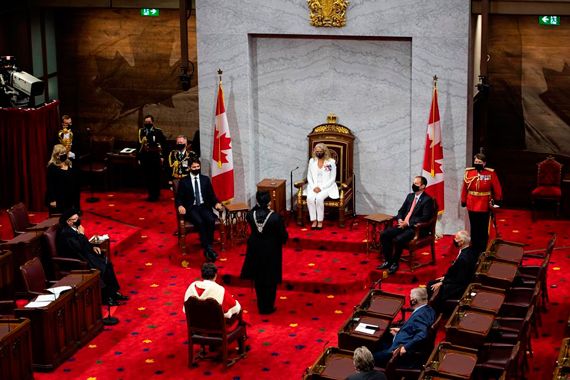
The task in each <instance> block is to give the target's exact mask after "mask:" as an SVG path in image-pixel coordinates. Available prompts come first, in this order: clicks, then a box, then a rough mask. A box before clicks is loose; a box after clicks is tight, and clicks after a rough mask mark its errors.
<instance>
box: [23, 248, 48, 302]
mask: <svg viewBox="0 0 570 380" xmlns="http://www.w3.org/2000/svg"><path fill="white" fill-rule="evenodd" d="M20 272H21V273H22V278H23V279H24V285H25V287H26V291H27V293H28V294H29V295H30V296H37V295H40V294H46V291H45V290H46V287H47V286H48V282H47V280H46V274H45V272H44V267H43V265H42V262H41V261H40V259H39V258H38V257H34V258H33V259H31V260H29V261H27V262H26V263H25V264H24V265H22V266H20Z"/></svg>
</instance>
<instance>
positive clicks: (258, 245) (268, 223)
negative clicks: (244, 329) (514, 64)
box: [241, 191, 289, 314]
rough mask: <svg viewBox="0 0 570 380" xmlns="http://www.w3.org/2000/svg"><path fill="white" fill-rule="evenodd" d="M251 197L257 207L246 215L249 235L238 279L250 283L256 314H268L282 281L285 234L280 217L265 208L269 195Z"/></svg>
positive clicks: (272, 307) (273, 308)
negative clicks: (253, 294)
mask: <svg viewBox="0 0 570 380" xmlns="http://www.w3.org/2000/svg"><path fill="white" fill-rule="evenodd" d="M255 198H256V200H257V205H256V206H255V207H254V208H252V209H251V210H250V211H249V212H248V213H247V215H246V220H247V222H248V223H249V226H250V228H251V235H250V236H249V239H248V240H247V252H246V255H245V261H244V263H243V268H242V270H241V278H243V279H248V280H253V283H254V285H255V293H256V295H257V308H258V309H259V314H271V313H273V312H274V311H275V297H276V294H277V284H279V283H281V279H282V255H283V251H282V247H283V244H285V242H287V238H288V236H289V235H288V234H287V230H286V229H285V224H284V223H283V219H282V218H281V216H280V215H279V214H278V213H276V212H273V211H272V210H271V209H270V208H269V201H270V197H269V193H268V192H267V191H258V192H257V194H256V196H255Z"/></svg>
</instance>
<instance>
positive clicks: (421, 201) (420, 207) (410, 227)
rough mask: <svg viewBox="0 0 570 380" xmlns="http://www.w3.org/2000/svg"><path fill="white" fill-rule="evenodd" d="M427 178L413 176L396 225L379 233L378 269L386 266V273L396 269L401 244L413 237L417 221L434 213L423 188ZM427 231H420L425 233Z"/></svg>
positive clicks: (431, 200)
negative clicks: (381, 262) (379, 253)
mask: <svg viewBox="0 0 570 380" xmlns="http://www.w3.org/2000/svg"><path fill="white" fill-rule="evenodd" d="M426 186H427V179H426V178H425V177H422V176H417V177H415V178H414V183H413V184H412V191H413V192H412V193H410V194H408V196H407V197H406V200H405V201H404V204H403V205H402V207H400V210H399V211H398V215H397V219H398V226H396V227H389V228H387V229H385V230H384V231H383V232H382V234H381V235H380V242H381V243H382V253H383V254H384V263H383V264H381V265H379V266H378V269H386V268H388V273H390V274H393V273H395V272H396V271H397V270H398V266H399V263H400V256H401V255H402V250H403V246H404V244H405V243H407V242H409V241H410V240H412V239H413V238H414V234H415V231H414V227H415V225H416V224H418V223H423V222H427V221H429V220H430V219H431V218H432V217H433V215H434V211H435V210H434V204H433V199H432V198H431V197H430V196H429V195H427V194H426V193H425V192H424V190H425V188H426ZM428 232H429V231H425V232H423V231H422V233H425V234H427V233H428Z"/></svg>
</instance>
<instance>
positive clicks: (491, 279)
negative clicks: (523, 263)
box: [475, 257, 518, 289]
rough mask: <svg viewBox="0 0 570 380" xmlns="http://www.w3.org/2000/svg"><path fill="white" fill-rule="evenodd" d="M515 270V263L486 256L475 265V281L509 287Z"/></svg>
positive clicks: (504, 287) (496, 286)
mask: <svg viewBox="0 0 570 380" xmlns="http://www.w3.org/2000/svg"><path fill="white" fill-rule="evenodd" d="M517 271H518V265H517V264H514V263H509V262H504V261H497V260H493V259H492V258H489V257H487V258H484V259H482V260H481V262H480V263H479V265H478V266H477V269H476V271H475V278H476V280H477V282H480V283H481V284H483V285H487V286H492V287H495V288H500V289H508V288H510V287H511V285H512V283H513V280H514V278H515V276H516V274H517Z"/></svg>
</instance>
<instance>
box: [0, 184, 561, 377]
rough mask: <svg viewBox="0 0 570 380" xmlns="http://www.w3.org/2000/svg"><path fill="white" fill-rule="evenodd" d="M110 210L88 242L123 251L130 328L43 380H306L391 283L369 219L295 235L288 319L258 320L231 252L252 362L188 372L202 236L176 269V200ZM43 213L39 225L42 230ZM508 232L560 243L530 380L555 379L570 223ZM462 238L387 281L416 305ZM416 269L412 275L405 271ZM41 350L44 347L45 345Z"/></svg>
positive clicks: (120, 266) (107, 205)
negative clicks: (189, 296) (100, 237)
mask: <svg viewBox="0 0 570 380" xmlns="http://www.w3.org/2000/svg"><path fill="white" fill-rule="evenodd" d="M96 195H98V196H99V197H101V199H102V200H101V201H100V202H98V203H93V204H87V203H83V210H84V216H83V221H84V222H83V223H84V225H85V227H86V230H87V233H88V235H90V234H94V233H99V234H102V233H109V234H110V235H111V238H112V239H113V240H114V242H113V244H114V246H118V247H120V250H119V254H118V256H116V257H114V258H113V262H114V265H115V268H116V271H117V274H118V277H119V281H120V283H121V286H122V292H123V293H125V294H128V295H129V296H130V297H131V300H130V301H128V302H127V303H126V304H125V305H123V306H120V307H118V308H113V315H114V316H115V317H118V318H119V319H120V323H119V324H118V325H115V326H112V327H106V328H105V330H104V331H103V332H102V333H101V334H100V335H99V336H97V337H96V338H95V339H93V340H92V341H91V342H90V343H89V344H88V345H86V346H85V347H83V348H82V349H81V350H80V351H78V352H77V353H76V354H75V355H74V356H73V357H72V358H70V359H69V360H68V361H66V362H65V363H63V364H62V365H61V366H60V367H59V368H57V369H56V370H55V371H53V372H51V373H35V378H36V379H40V380H44V379H45V380H51V379H60V378H64V379H89V380H97V379H138V378H140V377H141V376H144V377H145V378H153V379H154V378H156V379H209V378H211V379H231V380H238V379H285V378H300V377H301V375H302V373H303V371H304V370H305V368H307V367H308V366H310V365H311V364H312V363H313V362H314V361H315V360H316V359H317V357H318V356H319V354H320V353H321V352H322V350H323V348H324V347H326V346H334V345H336V342H337V332H338V329H339V328H340V327H341V326H342V324H343V322H344V321H345V320H346V318H348V316H349V315H350V314H351V312H352V309H353V306H354V305H356V304H357V303H358V302H359V301H360V300H361V298H362V297H363V296H364V295H365V294H366V292H367V287H368V286H369V285H370V283H371V282H372V281H374V280H376V279H377V278H380V277H382V275H383V274H382V272H381V271H377V270H376V269H375V267H376V266H377V265H378V264H379V263H380V262H381V261H380V259H379V257H378V255H377V254H376V253H370V254H367V253H366V252H365V249H364V248H365V242H364V240H365V238H366V225H365V223H364V222H363V221H362V220H361V219H360V220H357V222H356V223H355V224H354V226H353V228H352V229H349V228H347V229H338V228H337V227H335V226H334V225H333V223H332V222H330V223H328V224H326V225H325V226H326V228H325V229H324V230H322V231H319V232H318V233H317V232H315V231H311V230H307V229H302V228H299V227H297V226H295V225H294V223H293V222H292V223H290V224H289V227H288V229H289V234H290V237H291V239H290V242H289V243H288V244H287V246H286V249H285V251H284V284H283V286H282V287H280V289H279V291H278V295H277V296H278V299H277V303H276V306H277V312H276V313H274V314H272V315H269V316H262V315H259V314H258V313H257V308H256V300H255V293H254V291H253V289H252V287H251V286H250V285H251V284H249V283H248V282H244V281H241V280H239V270H240V269H241V265H242V263H243V255H244V252H245V245H243V244H242V245H238V246H237V247H233V248H231V249H228V250H226V251H225V252H219V253H220V260H219V261H218V262H217V264H218V265H219V267H220V276H221V278H222V279H223V281H224V282H225V283H226V288H227V289H228V290H229V291H230V292H231V293H232V294H234V296H235V297H236V298H237V299H238V300H239V302H240V303H241V304H242V307H243V309H244V318H245V320H246V321H247V322H248V323H249V326H248V336H249V339H248V341H247V345H248V346H249V347H250V349H251V350H250V352H249V353H248V357H247V358H246V359H244V360H241V361H239V362H238V363H237V364H235V365H234V366H233V367H231V368H229V369H225V368H223V366H222V365H221V364H219V363H215V362H211V361H201V362H200V363H199V366H198V367H197V368H192V369H190V368H188V367H187V349H188V341H187V332H186V322H185V317H184V314H183V313H182V298H183V295H184V292H185V290H186V287H187V286H188V285H189V284H190V283H191V282H192V281H193V280H194V279H196V278H198V277H199V267H200V265H201V263H202V260H203V259H202V256H201V251H200V250H199V247H198V244H197V236H196V235H190V236H189V237H188V243H189V244H190V251H191V252H195V253H192V254H191V255H190V257H189V258H185V259H186V267H184V266H182V265H178V264H177V263H172V262H171V261H170V260H169V258H170V257H171V256H176V255H178V254H179V253H178V249H177V246H176V237H175V236H173V232H174V230H175V228H176V225H175V215H174V209H173V205H172V200H171V196H170V193H169V192H167V191H163V194H162V200H161V201H159V202H157V203H148V202H143V201H142V200H143V199H144V194H142V193H133V192H129V193H126V192H125V193H109V194H107V193H106V194H96ZM43 217H44V215H42V214H37V215H36V216H34V218H37V220H39V219H42V218H43ZM498 219H499V228H500V230H499V232H500V233H501V235H502V237H503V238H505V239H507V240H515V241H521V242H525V243H528V246H527V247H525V250H533V249H543V248H544V247H545V246H546V242H547V240H548V238H549V237H550V234H551V233H553V232H556V233H558V242H557V247H559V249H556V250H555V253H554V255H553V258H552V261H551V265H550V267H549V273H548V278H549V286H550V289H549V295H550V300H551V303H550V305H549V310H548V313H547V314H545V315H544V316H543V324H542V326H541V327H540V330H539V332H540V337H539V338H538V339H534V340H533V348H534V357H533V358H532V359H531V361H530V364H531V371H532V372H531V373H529V374H528V377H529V378H530V379H544V378H549V377H551V374H552V369H553V366H554V361H555V360H556V356H557V351H558V348H559V346H560V342H561V340H562V338H563V337H564V329H565V326H566V321H567V319H568V314H569V311H570V307H569V303H568V302H569V301H568V300H567V288H568V286H567V283H566V282H567V280H566V278H565V270H566V268H568V267H569V263H570V236H569V232H568V231H569V230H570V228H569V227H570V221H568V220H548V219H546V220H540V221H538V222H535V223H533V222H532V221H531V219H530V213H529V212H527V211H519V210H503V211H501V214H500V215H499V217H498ZM9 237H11V233H10V232H9V223H8V220H7V218H6V215H5V213H2V215H0V238H4V239H6V238H9ZM450 243H451V237H449V236H446V237H444V238H443V239H441V240H439V241H438V243H437V260H438V262H437V266H430V267H427V268H422V269H420V270H418V271H416V272H414V274H410V273H406V272H405V271H404V270H401V271H399V272H398V273H397V274H396V275H394V276H390V277H388V278H386V279H384V281H383V283H382V288H383V289H384V290H386V291H390V292H395V293H400V294H405V295H406V296H407V295H408V293H409V290H410V289H411V288H412V287H414V286H418V285H419V284H423V283H425V282H426V281H428V280H430V279H432V278H434V277H438V276H440V275H441V274H443V273H444V272H445V270H446V268H447V266H448V265H449V263H450V261H451V259H452V258H453V257H455V254H454V253H453V252H452V251H451V248H450V245H451V244H450ZM402 269H405V268H402ZM34 344H37V342H34Z"/></svg>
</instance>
